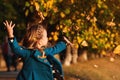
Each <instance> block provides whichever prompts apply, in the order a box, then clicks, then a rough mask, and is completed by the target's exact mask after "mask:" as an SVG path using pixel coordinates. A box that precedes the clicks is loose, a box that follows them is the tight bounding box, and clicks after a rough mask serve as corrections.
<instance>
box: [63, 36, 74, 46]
mask: <svg viewBox="0 0 120 80" xmlns="http://www.w3.org/2000/svg"><path fill="white" fill-rule="evenodd" d="M63 39H64V40H65V41H66V42H67V44H69V45H71V46H73V45H74V44H73V43H72V42H70V41H69V40H68V39H67V38H66V37H65V36H63Z"/></svg>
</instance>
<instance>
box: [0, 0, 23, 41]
mask: <svg viewBox="0 0 120 80" xmlns="http://www.w3.org/2000/svg"><path fill="white" fill-rule="evenodd" d="M23 7H24V1H21V0H0V11H1V12H0V25H1V26H0V34H1V35H0V39H1V40H0V43H1V42H2V39H3V37H4V36H5V35H6V34H5V31H6V30H5V28H4V25H3V21H5V20H9V21H10V20H12V21H13V22H14V23H15V24H16V27H15V35H16V37H18V39H20V38H21V36H23V33H24V30H25V16H24V11H23Z"/></svg>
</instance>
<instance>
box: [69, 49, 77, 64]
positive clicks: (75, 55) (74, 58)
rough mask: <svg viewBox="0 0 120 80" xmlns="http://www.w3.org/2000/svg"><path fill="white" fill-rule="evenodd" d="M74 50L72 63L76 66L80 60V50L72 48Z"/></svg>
mask: <svg viewBox="0 0 120 80" xmlns="http://www.w3.org/2000/svg"><path fill="white" fill-rule="evenodd" d="M71 48H72V63H73V64H75V63H77V59H78V49H77V48H75V47H71Z"/></svg>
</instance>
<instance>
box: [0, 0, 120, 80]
mask: <svg viewBox="0 0 120 80" xmlns="http://www.w3.org/2000/svg"><path fill="white" fill-rule="evenodd" d="M5 20H8V21H11V20H12V21H13V23H15V24H16V27H15V28H14V35H15V36H16V37H17V40H18V42H20V41H21V39H22V37H23V36H24V34H25V32H26V29H27V27H26V26H27V25H28V24H29V23H45V24H46V25H47V29H48V38H49V42H50V44H51V45H54V44H55V43H56V42H57V41H58V40H59V38H60V37H59V36H61V35H65V36H66V37H67V38H68V39H69V40H70V41H71V42H72V43H73V44H74V46H73V47H71V46H70V45H67V49H66V50H64V51H63V52H62V53H60V55H56V57H57V58H58V59H59V60H60V61H61V62H62V64H63V70H64V72H65V79H66V80H120V72H119V70H120V0H0V80H10V77H11V80H14V79H15V77H16V76H17V74H18V72H19V70H20V69H21V67H22V61H21V59H20V58H19V57H17V56H15V55H14V54H13V53H12V52H11V50H10V48H9V45H8V44H7V41H6V40H5V38H6V35H7V33H6V30H5V28H4V25H3V21H5ZM4 44H7V45H4ZM4 53H7V54H9V55H7V54H4ZM6 56H7V57H6ZM6 76H7V77H6Z"/></svg>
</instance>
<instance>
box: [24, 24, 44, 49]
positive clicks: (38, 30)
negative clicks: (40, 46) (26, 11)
mask: <svg viewBox="0 0 120 80" xmlns="http://www.w3.org/2000/svg"><path fill="white" fill-rule="evenodd" d="M43 30H46V28H45V25H43V24H35V25H32V24H31V25H29V26H28V29H27V31H26V34H25V36H24V38H23V40H22V45H23V46H24V47H26V48H30V49H34V48H35V47H34V46H35V45H36V42H37V40H40V39H41V38H42V37H43Z"/></svg>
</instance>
